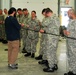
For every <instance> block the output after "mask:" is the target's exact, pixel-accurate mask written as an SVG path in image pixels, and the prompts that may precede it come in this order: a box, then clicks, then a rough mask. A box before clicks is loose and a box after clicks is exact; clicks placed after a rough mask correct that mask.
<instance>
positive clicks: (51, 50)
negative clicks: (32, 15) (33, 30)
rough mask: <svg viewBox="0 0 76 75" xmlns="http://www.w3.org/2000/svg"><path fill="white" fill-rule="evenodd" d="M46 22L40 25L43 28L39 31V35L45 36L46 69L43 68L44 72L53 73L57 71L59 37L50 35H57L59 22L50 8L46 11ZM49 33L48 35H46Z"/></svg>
mask: <svg viewBox="0 0 76 75" xmlns="http://www.w3.org/2000/svg"><path fill="white" fill-rule="evenodd" d="M46 16H47V18H46V20H45V21H44V22H43V23H42V25H43V26H44V27H43V29H41V30H40V32H41V33H43V34H45V38H44V39H45V44H46V47H45V49H46V52H45V53H46V57H47V60H48V67H47V68H44V69H43V71H44V72H54V71H55V70H57V69H58V66H57V57H56V50H57V44H58V41H59V36H55V35H51V33H53V34H56V35H59V27H60V21H59V18H58V17H56V15H54V14H53V11H52V10H51V9H50V8H47V9H46ZM48 33H50V34H48Z"/></svg>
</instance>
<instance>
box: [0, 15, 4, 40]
mask: <svg viewBox="0 0 76 75" xmlns="http://www.w3.org/2000/svg"><path fill="white" fill-rule="evenodd" d="M0 21H2V23H0V39H4V15H0Z"/></svg>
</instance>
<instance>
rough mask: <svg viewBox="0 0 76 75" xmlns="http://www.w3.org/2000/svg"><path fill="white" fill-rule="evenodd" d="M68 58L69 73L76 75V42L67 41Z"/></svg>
mask: <svg viewBox="0 0 76 75" xmlns="http://www.w3.org/2000/svg"><path fill="white" fill-rule="evenodd" d="M67 57H68V65H69V71H72V72H73V73H74V74H76V40H73V39H67Z"/></svg>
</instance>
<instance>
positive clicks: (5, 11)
mask: <svg viewBox="0 0 76 75" xmlns="http://www.w3.org/2000/svg"><path fill="white" fill-rule="evenodd" d="M7 16H8V10H7V9H6V8H5V9H4V20H5V19H6V17H7ZM3 36H4V40H3V41H2V43H3V44H7V38H6V33H5V23H4V25H3Z"/></svg>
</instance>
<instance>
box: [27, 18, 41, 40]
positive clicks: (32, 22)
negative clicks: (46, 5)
mask: <svg viewBox="0 0 76 75" xmlns="http://www.w3.org/2000/svg"><path fill="white" fill-rule="evenodd" d="M28 25H29V29H30V30H28V37H29V38H30V39H36V38H38V37H39V33H38V32H35V31H39V30H40V21H39V20H38V19H37V18H35V19H32V18H30V19H29V20H28ZM31 30H35V31H31Z"/></svg>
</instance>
